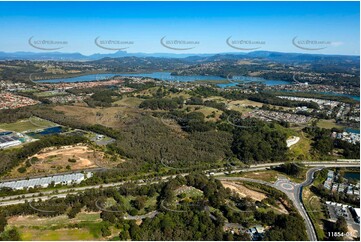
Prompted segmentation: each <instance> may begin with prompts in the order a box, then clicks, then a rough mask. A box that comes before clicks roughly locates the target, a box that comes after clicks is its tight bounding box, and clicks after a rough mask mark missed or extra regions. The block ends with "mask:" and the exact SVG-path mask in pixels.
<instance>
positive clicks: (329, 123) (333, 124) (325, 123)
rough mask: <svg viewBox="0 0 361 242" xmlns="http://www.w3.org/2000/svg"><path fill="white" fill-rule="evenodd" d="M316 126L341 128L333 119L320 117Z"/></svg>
mask: <svg viewBox="0 0 361 242" xmlns="http://www.w3.org/2000/svg"><path fill="white" fill-rule="evenodd" d="M317 126H318V127H320V128H324V129H332V128H338V129H342V128H343V126H341V125H338V124H336V122H335V120H333V119H332V120H326V119H320V120H319V121H318V122H317Z"/></svg>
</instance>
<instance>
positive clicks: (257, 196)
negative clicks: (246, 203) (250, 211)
mask: <svg viewBox="0 0 361 242" xmlns="http://www.w3.org/2000/svg"><path fill="white" fill-rule="evenodd" d="M222 185H223V186H224V187H225V188H229V189H231V190H234V191H235V192H237V193H238V194H239V195H240V196H241V197H250V198H252V199H253V200H255V201H261V200H263V199H265V198H267V196H266V195H265V194H263V193H260V192H256V191H253V190H250V189H248V188H246V187H245V186H243V185H240V184H236V183H234V182H228V181H222Z"/></svg>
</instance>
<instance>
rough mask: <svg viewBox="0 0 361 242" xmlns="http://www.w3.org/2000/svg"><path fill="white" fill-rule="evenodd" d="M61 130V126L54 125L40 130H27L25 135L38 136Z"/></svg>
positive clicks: (56, 132) (57, 132)
mask: <svg viewBox="0 0 361 242" xmlns="http://www.w3.org/2000/svg"><path fill="white" fill-rule="evenodd" d="M61 132H63V128H62V127H61V126H55V127H50V128H46V129H44V130H42V131H40V132H29V133H27V135H29V136H31V137H39V136H44V135H50V134H59V133H61Z"/></svg>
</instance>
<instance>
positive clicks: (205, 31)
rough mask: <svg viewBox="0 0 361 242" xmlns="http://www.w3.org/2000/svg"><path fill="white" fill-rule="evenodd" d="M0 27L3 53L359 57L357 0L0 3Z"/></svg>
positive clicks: (0, 45) (358, 11) (358, 7)
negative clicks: (253, 53)
mask: <svg viewBox="0 0 361 242" xmlns="http://www.w3.org/2000/svg"><path fill="white" fill-rule="evenodd" d="M0 33H1V34H0V36H1V38H0V51H4V52H15V51H31V52H49V51H54V50H55V49H56V51H60V52H68V53H69V52H79V53H82V54H85V55H90V54H93V53H114V52H116V51H117V50H125V51H127V52H131V53H136V52H143V53H182V54H185V53H222V52H249V51H252V50H267V51H280V52H298V53H311V54H342V55H359V53H360V5H359V2H0ZM96 38H98V39H96ZM162 38H163V40H162ZM227 39H228V44H227ZM175 40H177V41H178V42H174V41H175ZM105 41H108V42H105ZM109 41H110V42H109ZM184 41H185V42H184ZM29 42H30V43H29ZM125 48H126V49H125Z"/></svg>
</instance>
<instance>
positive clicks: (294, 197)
mask: <svg viewBox="0 0 361 242" xmlns="http://www.w3.org/2000/svg"><path fill="white" fill-rule="evenodd" d="M299 163H301V164H303V165H305V166H309V167H313V168H311V169H310V170H308V171H307V174H306V180H305V181H304V182H302V183H301V184H297V183H292V184H289V185H288V186H289V188H287V186H286V185H287V183H290V182H289V181H288V180H287V181H285V180H283V181H282V180H281V181H277V182H276V183H275V184H272V183H269V182H265V181H261V180H255V179H249V178H242V177H218V176H224V175H226V173H227V172H225V171H217V170H214V169H213V170H206V171H204V172H205V173H208V174H209V173H212V176H215V177H217V179H219V180H244V181H250V182H256V183H261V184H264V185H267V186H272V187H274V188H276V189H278V190H281V191H282V192H284V193H285V194H286V195H287V196H288V197H289V198H290V199H291V201H293V203H294V205H295V207H296V208H297V210H298V211H299V213H300V214H301V216H302V217H303V219H304V220H305V224H306V230H307V234H308V237H309V239H310V240H312V241H316V240H317V236H316V233H315V230H314V226H313V224H312V222H311V220H310V218H309V216H308V214H307V211H306V209H305V208H304V206H303V203H302V188H303V187H304V186H307V185H309V184H311V183H312V181H313V179H314V173H315V172H316V171H317V170H320V169H322V168H325V167H360V162H344V161H342V162H337V161H322V162H321V161H319V162H299ZM281 164H283V162H276V163H264V164H258V165H251V166H249V167H247V168H238V169H234V170H233V171H232V172H250V171H258V170H265V169H268V168H270V167H273V166H278V165H281ZM188 174H189V173H181V174H177V175H167V176H162V177H158V178H157V179H156V180H152V181H150V182H145V181H144V180H135V181H132V183H134V184H136V185H146V184H151V183H158V182H160V181H166V180H168V179H170V178H174V177H176V176H178V175H180V176H186V175H188ZM127 183H129V181H123V182H115V183H109V184H102V185H93V186H85V187H75V188H63V189H58V190H56V191H54V190H53V191H44V192H36V193H26V194H21V195H13V196H6V197H1V198H0V206H9V205H14V204H20V203H25V202H29V201H31V200H33V201H39V200H40V199H41V200H42V201H45V200H49V199H52V198H64V197H66V196H67V195H69V194H77V193H79V192H82V191H85V190H88V189H101V188H107V187H119V186H122V185H125V184H127ZM285 184H286V185H285ZM291 188H292V189H291Z"/></svg>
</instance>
